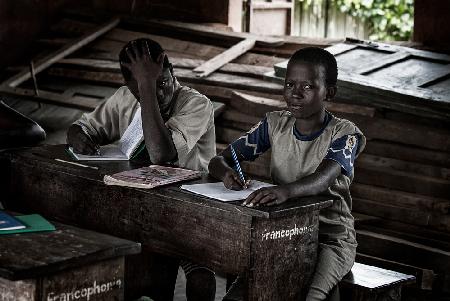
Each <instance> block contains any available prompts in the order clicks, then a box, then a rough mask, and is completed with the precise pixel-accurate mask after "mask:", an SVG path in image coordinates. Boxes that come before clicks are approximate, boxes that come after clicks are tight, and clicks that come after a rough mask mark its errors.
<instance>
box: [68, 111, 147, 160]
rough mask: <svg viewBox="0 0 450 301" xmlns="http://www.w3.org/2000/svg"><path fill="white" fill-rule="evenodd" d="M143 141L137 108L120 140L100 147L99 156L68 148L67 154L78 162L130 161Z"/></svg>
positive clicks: (139, 112)
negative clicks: (83, 153)
mask: <svg viewBox="0 0 450 301" xmlns="http://www.w3.org/2000/svg"><path fill="white" fill-rule="evenodd" d="M143 141H144V131H143V129H142V120H141V108H138V109H137V110H136V113H135V114H134V117H133V120H132V121H131V123H130V125H129V126H128V127H127V129H126V130H125V132H124V133H123V135H122V137H121V138H120V140H119V141H117V142H115V143H112V144H108V145H102V146H100V149H99V152H100V154H99V155H82V154H78V153H76V152H74V150H73V148H72V147H69V148H68V152H69V155H70V156H71V157H72V158H73V159H75V160H79V161H103V160H108V161H113V160H122V161H126V160H130V159H131V158H132V157H133V155H134V154H135V153H137V152H138V151H140V150H141V149H142V145H143V143H142V142H143ZM139 146H141V147H139ZM144 147H145V145H144Z"/></svg>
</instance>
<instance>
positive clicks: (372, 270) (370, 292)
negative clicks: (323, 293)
mask: <svg viewBox="0 0 450 301" xmlns="http://www.w3.org/2000/svg"><path fill="white" fill-rule="evenodd" d="M415 280H416V277H415V276H412V275H407V274H403V273H399V272H395V271H391V270H386V269H382V268H378V267H374V266H370V265H366V264H361V263H357V262H355V264H354V265H353V267H352V270H351V271H350V273H348V274H347V275H346V276H345V277H344V279H342V281H341V282H340V283H339V288H340V292H341V300H351V301H372V300H376V301H382V300H400V299H401V290H402V286H403V285H404V284H407V283H414V282H415Z"/></svg>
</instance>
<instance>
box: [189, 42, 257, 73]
mask: <svg viewBox="0 0 450 301" xmlns="http://www.w3.org/2000/svg"><path fill="white" fill-rule="evenodd" d="M255 43H256V40H255V39H245V40H243V41H241V42H239V43H237V44H236V45H234V46H233V47H231V48H229V49H227V50H225V51H224V52H222V53H221V54H219V55H217V56H215V57H213V58H212V59H210V60H209V61H207V62H205V63H204V64H202V65H201V66H199V67H197V68H195V69H194V72H196V73H198V74H197V76H198V77H205V76H208V75H210V74H211V73H213V72H214V71H216V70H217V69H219V68H220V67H222V66H223V65H225V64H226V63H229V62H231V61H232V60H234V59H235V58H237V57H239V56H240V55H242V54H244V53H246V52H247V51H248V50H250V49H252V48H253V46H255Z"/></svg>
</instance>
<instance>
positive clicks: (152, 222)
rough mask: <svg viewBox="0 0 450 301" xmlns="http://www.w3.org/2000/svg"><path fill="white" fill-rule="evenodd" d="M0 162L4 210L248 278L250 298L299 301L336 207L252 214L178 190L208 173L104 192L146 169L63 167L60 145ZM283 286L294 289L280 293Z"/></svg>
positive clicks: (323, 203) (307, 201)
mask: <svg viewBox="0 0 450 301" xmlns="http://www.w3.org/2000/svg"><path fill="white" fill-rule="evenodd" d="M2 157H3V160H2V161H0V162H3V164H4V161H5V158H6V161H8V162H9V167H8V168H7V169H8V170H9V171H8V172H7V174H8V175H7V178H8V179H7V180H8V181H9V186H8V187H6V188H8V190H9V194H8V197H9V200H7V202H5V205H6V208H7V209H9V210H16V211H20V212H34V213H41V214H42V215H44V216H46V217H47V218H52V219H56V220H60V221H63V222H64V223H67V224H75V225H79V226H82V227H83V228H88V229H92V230H95V231H98V232H103V233H108V234H112V235H114V236H118V237H121V238H125V239H129V240H133V241H138V242H141V243H142V247H143V249H145V250H151V251H154V252H158V253H162V254H165V255H169V256H174V257H177V258H183V259H188V260H191V261H193V262H196V263H199V264H203V265H205V266H208V267H210V268H213V269H214V270H216V271H222V272H226V273H231V274H240V273H246V275H247V276H248V279H249V281H248V282H249V300H275V299H279V298H281V299H279V300H298V298H299V296H300V295H301V294H303V293H304V292H305V285H306V283H307V282H308V279H309V277H310V275H311V274H312V271H313V269H314V264H315V260H316V253H317V244H318V215H319V210H320V209H321V208H324V207H327V206H330V205H331V203H332V200H329V199H326V198H322V197H311V198H300V199H298V200H294V201H289V202H286V203H284V204H282V205H280V206H274V207H261V208H248V207H243V206H241V201H236V202H231V203H225V202H220V201H217V200H214V199H209V198H206V197H202V196H198V195H194V194H190V193H188V192H185V191H182V190H181V189H180V188H179V187H180V186H181V185H182V184H185V183H195V182H202V181H211V179H210V178H208V177H207V175H205V176H204V177H203V178H202V179H200V180H197V181H190V182H181V183H176V184H173V185H168V186H164V187H160V188H156V189H150V190H145V189H138V188H130V187H121V186H107V185H105V184H104V183H103V180H102V179H103V176H104V175H105V174H111V173H115V172H118V171H122V170H125V169H130V168H138V167H141V166H143V164H144V163H142V162H140V163H139V162H131V161H130V162H89V163H87V164H89V165H94V166H97V167H99V169H98V170H94V169H90V168H83V167H79V166H74V165H71V164H64V163H62V162H57V161H55V160H54V158H61V159H64V160H68V158H67V157H66V154H65V153H64V146H62V145H60V146H43V147H37V148H32V149H27V150H21V151H13V152H7V153H5V154H3V155H2ZM3 177H5V175H3ZM274 262H276V263H277V264H275V265H274ZM286 283H290V284H292V286H293V288H292V289H290V290H282V289H281V288H282V287H283V286H285V285H286ZM298 283H302V285H297V284H298ZM294 284H295V285H294ZM303 284H304V285H303ZM280 294H284V295H281V296H280Z"/></svg>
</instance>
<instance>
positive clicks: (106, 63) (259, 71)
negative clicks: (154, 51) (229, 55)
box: [58, 57, 271, 78]
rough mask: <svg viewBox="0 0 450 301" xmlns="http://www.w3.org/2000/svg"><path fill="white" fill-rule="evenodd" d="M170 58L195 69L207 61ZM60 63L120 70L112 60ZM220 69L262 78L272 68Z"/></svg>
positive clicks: (234, 66)
mask: <svg viewBox="0 0 450 301" xmlns="http://www.w3.org/2000/svg"><path fill="white" fill-rule="evenodd" d="M169 60H170V62H171V63H172V65H173V66H174V67H178V68H185V69H194V68H197V67H199V66H200V65H202V64H203V63H205V60H199V59H189V58H179V57H170V58H169ZM58 64H60V65H73V66H81V67H88V68H90V69H96V70H98V71H120V66H119V63H118V62H117V61H111V60H98V59H85V58H70V59H62V60H60V61H58ZM219 70H220V71H222V72H224V73H233V74H243V75H246V76H251V77H259V78H262V77H263V75H264V73H266V72H268V71H270V70H271V68H269V67H264V66H256V65H247V64H235V63H227V64H225V65H223V66H222V67H220V69H219Z"/></svg>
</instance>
